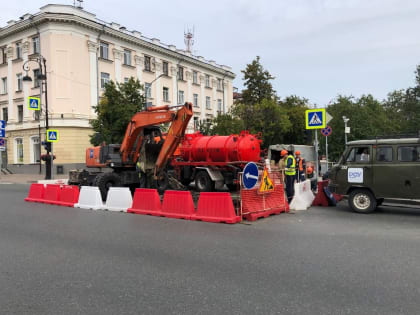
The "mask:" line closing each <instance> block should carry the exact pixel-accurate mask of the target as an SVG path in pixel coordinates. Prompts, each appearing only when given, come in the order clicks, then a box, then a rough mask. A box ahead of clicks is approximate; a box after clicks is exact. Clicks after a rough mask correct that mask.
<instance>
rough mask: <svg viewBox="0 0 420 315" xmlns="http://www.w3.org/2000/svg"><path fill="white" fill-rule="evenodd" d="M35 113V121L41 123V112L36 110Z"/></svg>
mask: <svg viewBox="0 0 420 315" xmlns="http://www.w3.org/2000/svg"><path fill="white" fill-rule="evenodd" d="M33 112H34V120H37V121H39V116H40V115H39V112H40V111H39V110H34V111H33Z"/></svg>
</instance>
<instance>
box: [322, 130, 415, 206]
mask: <svg viewBox="0 0 420 315" xmlns="http://www.w3.org/2000/svg"><path fill="white" fill-rule="evenodd" d="M329 179H330V183H329V189H330V191H331V192H335V193H337V194H342V195H348V197H349V198H348V199H349V205H350V207H351V208H352V209H353V210H354V211H356V212H360V213H369V212H372V211H374V210H375V209H376V207H377V206H378V205H380V204H382V202H383V201H384V200H386V202H387V203H406V202H408V201H420V138H403V139H375V140H359V141H352V142H348V143H347V148H346V150H345V152H344V154H343V156H342V157H341V159H340V161H339V163H338V164H337V165H334V167H333V168H332V169H331V171H330V173H329Z"/></svg>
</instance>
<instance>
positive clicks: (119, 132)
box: [90, 78, 145, 145]
mask: <svg viewBox="0 0 420 315" xmlns="http://www.w3.org/2000/svg"><path fill="white" fill-rule="evenodd" d="M142 90H143V86H142V85H141V84H140V82H139V81H138V80H135V79H133V78H130V80H128V82H126V83H114V82H113V81H110V82H109V83H108V84H106V85H105V91H104V94H103V97H102V98H101V101H100V102H99V104H98V106H97V107H96V108H95V112H96V114H97V118H96V119H93V120H91V121H90V124H91V126H92V128H93V130H94V132H95V133H94V134H93V135H92V136H91V139H90V141H91V143H92V144H93V145H99V144H100V143H102V142H106V143H121V142H122V139H123V138H124V134H125V131H126V128H127V125H128V123H129V121H130V120H131V118H132V117H133V115H134V114H135V113H137V112H139V111H142V110H144V108H145V99H144V96H143V95H142V93H141V91H142Z"/></svg>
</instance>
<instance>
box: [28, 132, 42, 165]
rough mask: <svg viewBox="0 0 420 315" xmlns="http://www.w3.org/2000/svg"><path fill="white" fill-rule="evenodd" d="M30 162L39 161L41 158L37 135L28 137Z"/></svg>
mask: <svg viewBox="0 0 420 315" xmlns="http://www.w3.org/2000/svg"><path fill="white" fill-rule="evenodd" d="M30 143H31V144H30V145H31V146H30V153H31V156H30V159H31V160H30V163H39V161H40V160H41V159H40V158H41V150H40V147H39V137H38V136H33V137H31V138H30Z"/></svg>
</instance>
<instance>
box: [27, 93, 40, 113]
mask: <svg viewBox="0 0 420 315" xmlns="http://www.w3.org/2000/svg"><path fill="white" fill-rule="evenodd" d="M28 109H30V110H40V109H41V99H40V98H39V97H33V96H29V97H28Z"/></svg>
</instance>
